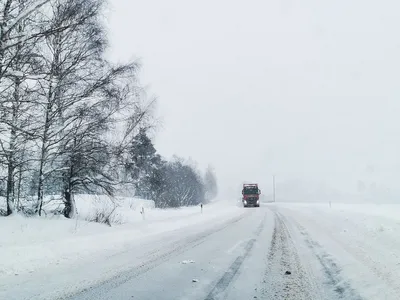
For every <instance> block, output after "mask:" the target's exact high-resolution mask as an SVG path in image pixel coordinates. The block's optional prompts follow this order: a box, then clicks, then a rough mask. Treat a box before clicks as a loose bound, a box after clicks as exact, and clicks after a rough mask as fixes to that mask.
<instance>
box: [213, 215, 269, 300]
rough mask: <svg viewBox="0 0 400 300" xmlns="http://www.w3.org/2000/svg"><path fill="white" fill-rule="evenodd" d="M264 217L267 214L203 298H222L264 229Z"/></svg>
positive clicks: (214, 299)
mask: <svg viewBox="0 0 400 300" xmlns="http://www.w3.org/2000/svg"><path fill="white" fill-rule="evenodd" d="M266 218H267V215H265V216H264V218H263V220H262V221H261V223H260V225H259V226H258V227H257V229H256V230H255V232H254V235H255V237H254V238H252V239H251V240H249V241H248V242H247V243H246V245H245V247H244V253H243V254H242V255H240V256H238V257H237V258H236V259H235V260H234V261H233V263H232V264H231V265H230V266H229V268H228V270H227V271H226V272H225V273H224V275H222V277H221V278H220V279H219V281H218V282H217V284H216V285H215V286H214V288H213V289H212V290H211V291H210V293H209V294H208V295H207V297H206V298H205V300H216V299H223V296H224V293H225V291H226V290H227V288H228V287H229V285H230V284H231V282H232V281H233V280H234V279H235V278H236V275H237V274H238V272H239V270H240V267H241V266H242V264H243V262H244V260H245V259H246V257H247V256H248V255H249V254H250V252H251V250H252V249H253V246H254V244H255V242H256V241H257V238H258V237H259V236H260V234H261V232H262V230H263V229H264V226H265V221H266Z"/></svg>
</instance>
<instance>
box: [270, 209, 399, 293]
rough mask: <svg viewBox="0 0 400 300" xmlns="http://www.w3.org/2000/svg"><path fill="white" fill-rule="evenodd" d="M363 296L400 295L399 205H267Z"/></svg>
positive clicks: (332, 269)
mask: <svg viewBox="0 0 400 300" xmlns="http://www.w3.org/2000/svg"><path fill="white" fill-rule="evenodd" d="M269 207H271V209H276V210H277V211H278V212H279V213H281V214H282V215H283V216H285V218H286V220H287V221H288V222H289V223H290V224H291V225H292V229H294V231H295V232H296V231H298V232H300V233H301V234H299V235H298V236H300V237H301V238H303V239H305V240H306V242H307V243H308V245H309V246H311V247H312V248H313V251H314V252H317V253H318V255H319V256H320V257H322V258H324V260H326V261H328V262H330V265H332V266H334V268H333V267H332V268H331V269H330V270H329V272H336V273H340V276H341V277H343V278H346V279H349V284H350V285H351V286H352V287H353V288H354V289H355V290H357V291H359V293H360V295H361V296H362V297H363V298H365V299H386V300H389V299H398V295H400V235H399V234H398V233H399V231H400V205H396V204H336V203H335V204H332V207H331V208H330V207H329V204H328V203H327V204H298V203H278V204H270V205H269Z"/></svg>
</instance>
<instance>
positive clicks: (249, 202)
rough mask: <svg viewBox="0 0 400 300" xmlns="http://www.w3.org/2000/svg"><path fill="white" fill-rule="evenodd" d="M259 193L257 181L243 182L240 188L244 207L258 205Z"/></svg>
mask: <svg viewBox="0 0 400 300" xmlns="http://www.w3.org/2000/svg"><path fill="white" fill-rule="evenodd" d="M260 194H261V191H260V189H259V188H258V184H257V183H251V184H246V183H245V184H243V189H242V195H243V198H242V202H243V206H244V207H249V206H254V207H260Z"/></svg>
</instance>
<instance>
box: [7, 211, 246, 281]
mask: <svg viewBox="0 0 400 300" xmlns="http://www.w3.org/2000/svg"><path fill="white" fill-rule="evenodd" d="M203 212H204V213H201V212H200V207H186V208H180V209H166V210H161V209H147V210H145V219H143V217H142V215H141V214H140V211H139V210H129V211H128V212H127V211H125V212H124V213H125V214H124V215H125V216H127V215H130V220H129V222H127V223H126V224H122V225H115V226H112V227H109V226H106V225H102V224H97V223H90V222H87V221H84V220H81V219H75V220H68V219H65V218H63V217H60V216H53V217H50V216H48V217H47V218H37V217H32V218H25V217H22V216H19V215H14V216H11V217H5V218H0V236H1V240H0V280H1V277H2V276H9V275H17V274H22V273H27V272H34V271H36V270H38V269H41V268H46V267H47V266H49V265H59V264H68V265H70V264H74V263H79V262H80V261H82V260H90V259H92V258H94V257H95V256H97V257H102V256H104V255H108V254H112V253H116V252H119V251H124V249H126V248H128V247H130V246H131V245H132V244H134V243H140V241H141V239H144V238H149V237H152V236H153V237H154V238H157V236H158V235H159V234H161V233H163V232H167V231H173V230H176V229H181V228H186V227H187V228H189V227H190V226H196V225H199V224H210V223H211V224H212V223H213V222H219V221H222V220H224V219H228V218H231V217H232V216H234V215H239V214H241V213H243V210H241V209H238V208H237V207H235V206H227V205H226V204H225V203H215V204H210V205H205V206H204V208H203Z"/></svg>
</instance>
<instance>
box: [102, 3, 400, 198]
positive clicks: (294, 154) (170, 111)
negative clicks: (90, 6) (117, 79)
mask: <svg viewBox="0 0 400 300" xmlns="http://www.w3.org/2000/svg"><path fill="white" fill-rule="evenodd" d="M399 9H400V3H398V1H394V0H393V1H389V0H383V1H379V2H378V1H371V0H353V1H342V0H340V1H319V0H304V1H287V0H280V1H278V0H270V1H264V0H247V1H233V0H230V1H228V0H219V1H211V0H203V1H187V0H170V1H164V0H147V1H142V2H140V1H132V0H113V1H112V4H111V6H110V12H109V25H108V26H109V30H110V32H111V49H110V57H111V58H112V59H113V60H114V61H119V60H121V61H125V60H128V59H132V58H135V59H140V61H141V62H142V64H143V71H142V73H141V81H142V82H143V83H144V84H145V85H147V88H148V91H149V93H150V94H155V95H157V96H158V99H159V100H158V110H157V115H158V116H160V117H162V124H163V126H162V128H160V130H159V132H158V133H157V135H156V139H155V142H156V146H157V149H158V150H159V151H160V153H161V154H162V155H164V156H166V157H170V156H172V155H173V154H178V155H180V156H184V157H192V158H193V159H194V160H196V161H197V162H198V164H199V166H200V167H201V168H205V167H206V166H207V165H208V164H209V163H210V164H212V165H213V166H214V167H215V169H216V172H217V175H218V180H219V185H220V190H221V193H222V195H225V196H226V197H234V196H235V195H237V192H238V190H240V186H241V184H242V183H243V182H244V181H246V182H258V183H259V184H260V188H261V190H262V191H263V193H264V194H265V195H266V196H268V197H270V194H271V191H272V175H273V174H275V175H276V186H277V199H279V200H281V201H327V199H330V200H329V201H331V200H332V201H365V200H366V199H367V200H368V201H376V202H382V201H389V200H390V201H396V197H397V196H400V191H399V190H398V188H397V183H398V178H399V177H400V159H399V153H400V143H399V141H398V140H399V122H400V120H399V118H398V115H399V112H400V101H399V100H398V98H399V96H400V92H399V87H400V85H399V79H400V76H399V72H400V71H399V70H400V56H399V50H400V40H399V38H398V29H399V28H400V19H399V18H398V11H399Z"/></svg>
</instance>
